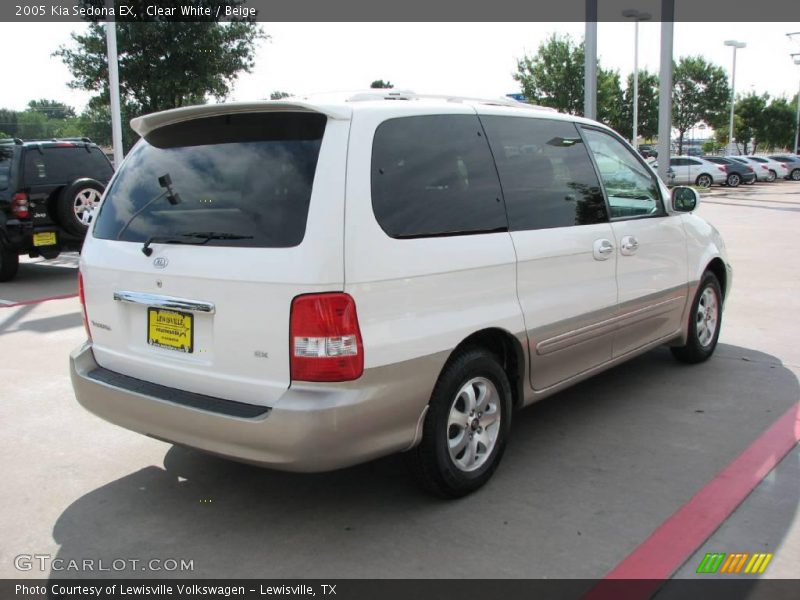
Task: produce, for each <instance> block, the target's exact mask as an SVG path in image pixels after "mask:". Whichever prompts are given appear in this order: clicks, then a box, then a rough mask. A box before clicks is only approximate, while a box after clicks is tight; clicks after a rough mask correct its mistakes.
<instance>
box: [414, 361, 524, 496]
mask: <svg viewBox="0 0 800 600" xmlns="http://www.w3.org/2000/svg"><path fill="white" fill-rule="evenodd" d="M473 380H476V381H488V382H491V383H492V384H493V385H494V389H495V390H496V391H497V395H498V397H497V398H496V399H495V402H494V411H497V412H499V421H495V423H496V424H497V430H496V437H495V441H494V445H493V447H492V448H491V450H490V451H489V452H485V453H484V454H483V455H482V456H481V457H480V459H479V460H481V461H482V462H481V463H480V464H478V465H476V468H475V469H474V470H464V469H463V468H461V466H459V465H458V464H457V463H456V462H455V460H454V459H453V458H452V457H451V453H450V449H449V447H448V444H449V442H450V440H451V439H456V438H458V437H459V436H457V435H456V436H455V437H453V438H451V435H454V434H453V429H454V428H455V430H456V433H458V432H459V431H460V433H462V435H464V436H466V435H469V436H470V437H469V440H468V441H467V445H469V446H471V445H472V444H473V442H472V441H471V440H472V435H473V434H474V435H476V436H478V435H480V434H481V433H482V432H483V430H482V429H481V428H480V427H479V426H477V427H476V425H475V423H476V422H478V425H480V417H481V415H480V414H477V415H475V416H476V417H477V419H472V420H470V419H471V417H467V416H466V412H467V408H466V407H462V409H463V410H464V413H465V417H466V421H467V422H469V425H467V426H465V427H464V428H463V429H461V430H459V428H458V425H452V426H451V425H448V420H449V417H450V414H451V411H452V410H456V408H457V406H458V405H459V403H463V402H464V400H462V398H463V394H460V392H461V391H462V390H463V389H464V388H465V387H467V385H468V384H469V383H470V382H471V381H473ZM476 385H477V384H476ZM481 385H483V384H481ZM476 389H478V388H473V393H476V394H477V395H478V396H480V391H478V392H476ZM479 399H480V398H479ZM511 412H512V407H511V385H510V384H509V381H508V376H507V375H506V373H505V371H504V370H503V368H502V367H501V366H500V362H499V361H498V359H497V357H496V356H495V355H493V354H492V353H490V352H487V351H486V350H484V349H482V348H478V347H475V348H466V349H464V350H463V351H460V352H459V353H458V354H457V355H455V356H454V357H452V358H451V359H450V360H449V361H448V363H447V365H445V367H444V369H443V370H442V373H441V375H439V380H438V381H437V382H436V386H435V387H434V389H433V394H432V395H431V400H430V403H429V408H428V413H427V415H426V416H425V423H424V424H423V430H422V441H421V442H420V443H419V445H418V446H417V447H416V448H414V449H413V450H410V451H409V452H407V453H406V458H407V463H408V466H409V468H410V470H411V472H412V474H413V475H414V477H415V479H416V480H417V482H418V483H419V484H420V486H421V487H422V488H423V489H425V490H426V491H428V492H430V493H432V494H435V495H437V496H441V497H444V498H459V497H461V496H465V495H466V494H469V493H470V492H474V491H475V490H477V489H478V488H480V487H481V486H482V485H484V484H485V483H486V482H487V481H488V480H489V479H490V478H491V476H492V474H493V473H494V471H495V469H497V465H499V464H500V459H501V458H502V456H503V452H504V450H505V446H506V442H507V440H508V436H509V431H510V429H511ZM487 414H490V412H489V411H487ZM489 427H491V425H490V426H488V427H487V428H486V430H485V431H486V432H488V431H489ZM475 445H476V447H478V445H479V442H478V441H477V440H476V442H475ZM484 449H486V446H484ZM466 452H467V449H466V446H465V448H464V450H463V451H462V457H463V458H466V457H464V454H463V453H466ZM474 456H476V457H478V456H480V455H477V454H476V455H474ZM456 460H458V455H456Z"/></svg>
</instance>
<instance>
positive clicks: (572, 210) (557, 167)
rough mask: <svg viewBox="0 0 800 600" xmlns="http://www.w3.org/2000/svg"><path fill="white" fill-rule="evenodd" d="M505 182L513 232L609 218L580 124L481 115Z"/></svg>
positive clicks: (598, 221)
mask: <svg viewBox="0 0 800 600" xmlns="http://www.w3.org/2000/svg"><path fill="white" fill-rule="evenodd" d="M481 121H482V122H483V125H484V127H485V128H486V135H487V136H488V137H489V143H490V145H491V147H492V152H493V154H494V158H495V161H496V163H497V170H498V171H499V173H500V181H501V182H502V184H503V194H504V196H505V201H506V207H507V210H508V221H509V226H510V228H511V229H512V230H513V231H519V230H525V229H550V228H552V227H570V226H573V225H590V224H592V223H602V222H605V221H607V220H608V215H607V213H606V205H605V201H604V200H603V193H602V191H601V189H600V183H599V182H598V180H597V174H596V173H595V171H594V167H593V166H592V162H591V160H590V159H589V155H588V153H587V151H586V147H585V145H584V143H583V140H582V139H581V137H580V135H579V134H578V130H577V129H576V128H575V125H573V124H572V123H569V122H566V121H554V120H547V119H531V118H527V117H500V116H484V117H481Z"/></svg>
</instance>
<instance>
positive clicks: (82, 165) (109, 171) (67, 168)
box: [24, 146, 114, 186]
mask: <svg viewBox="0 0 800 600" xmlns="http://www.w3.org/2000/svg"><path fill="white" fill-rule="evenodd" d="M24 164H25V185H27V186H31V185H50V184H63V183H69V182H71V181H73V180H75V179H82V178H84V177H89V178H90V179H96V180H97V181H99V182H100V183H103V184H106V183H108V180H109V179H111V176H112V175H113V174H114V169H113V167H112V166H111V163H110V162H108V159H107V158H106V156H105V154H103V152H102V150H100V148H92V147H88V148H87V147H84V146H50V147H44V148H35V147H31V148H28V149H26V151H25V160H24Z"/></svg>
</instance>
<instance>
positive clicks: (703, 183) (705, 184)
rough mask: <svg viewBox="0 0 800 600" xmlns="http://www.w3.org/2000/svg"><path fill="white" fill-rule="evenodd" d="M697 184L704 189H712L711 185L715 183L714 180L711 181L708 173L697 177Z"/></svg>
mask: <svg viewBox="0 0 800 600" xmlns="http://www.w3.org/2000/svg"><path fill="white" fill-rule="evenodd" d="M694 182H695V184H696V185H698V186H700V187H702V188H710V187H711V184H712V183H714V180H713V179H711V175H708V174H707V173H703V174H701V175H698V176H697V179H695V180H694Z"/></svg>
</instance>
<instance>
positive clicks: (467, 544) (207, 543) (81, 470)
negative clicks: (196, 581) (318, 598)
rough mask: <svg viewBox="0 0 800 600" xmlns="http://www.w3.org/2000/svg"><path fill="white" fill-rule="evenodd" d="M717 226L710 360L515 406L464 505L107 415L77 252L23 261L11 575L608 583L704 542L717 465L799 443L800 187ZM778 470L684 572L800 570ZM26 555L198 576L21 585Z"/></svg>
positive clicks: (11, 411)
mask: <svg viewBox="0 0 800 600" xmlns="http://www.w3.org/2000/svg"><path fill="white" fill-rule="evenodd" d="M699 214H701V215H702V216H703V217H705V218H707V219H708V220H710V221H711V222H712V223H714V224H715V225H716V226H717V228H718V229H719V230H720V231H721V233H722V234H723V237H724V238H725V240H726V242H727V246H728V251H729V253H730V257H731V260H732V262H733V265H734V269H735V272H734V279H733V291H732V294H731V296H730V297H729V299H728V304H727V307H726V312H725V315H724V321H723V329H722V335H721V337H720V345H719V347H718V350H717V353H716V355H715V356H714V358H713V359H712V360H710V361H709V362H707V363H704V364H702V365H698V366H693V367H687V366H685V365H681V364H678V363H677V362H675V361H674V360H673V359H672V357H671V354H670V353H669V351H668V350H667V349H665V348H659V349H656V350H654V351H652V352H650V353H648V354H647V355H644V356H641V357H639V358H637V359H635V360H634V361H632V362H630V363H627V364H625V365H622V366H620V367H617V368H615V369H613V370H611V371H608V372H606V373H604V374H602V375H600V376H598V377H595V378H594V379H592V380H590V381H587V382H584V383H582V384H580V385H578V386H576V387H574V388H572V389H570V390H567V391H565V392H562V393H560V394H558V395H556V396H554V397H551V398H549V399H547V400H545V401H543V402H541V403H539V404H537V405H535V406H533V407H531V408H528V409H526V410H524V411H522V412H519V413H517V414H516V415H515V422H514V426H513V435H512V440H511V443H510V446H509V448H508V450H507V453H506V456H505V458H504V460H503V464H502V465H501V467H500V469H499V471H498V472H497V473H496V475H495V477H494V479H493V480H492V481H491V482H490V484H489V485H488V486H487V487H485V488H484V489H482V490H480V491H479V492H478V493H476V494H474V495H472V496H470V497H467V498H464V499H462V500H459V501H451V502H446V501H440V500H436V499H432V498H430V497H428V496H426V495H424V494H423V493H421V492H419V491H418V490H417V489H416V488H415V487H414V485H413V483H412V481H411V479H410V477H409V476H408V475H407V474H406V472H405V468H404V465H403V461H402V460H401V459H400V458H399V457H389V458H386V459H382V460H379V461H375V462H372V463H369V464H366V465H361V466H358V467H354V468H350V469H346V470H343V471H338V472H334V473H327V474H321V475H301V474H287V473H278V472H272V471H267V470H262V469H258V468H255V467H250V466H246V465H240V464H236V463H231V462H228V461H225V460H222V459H218V458H214V457H210V456H206V455H203V454H201V453H198V452H195V451H192V450H187V449H184V448H180V447H175V446H172V445H170V444H167V443H163V442H160V441H156V440H153V439H150V438H147V437H144V436H140V435H138V434H134V433H131V432H128V431H125V430H123V429H120V428H117V427H115V426H112V425H110V424H107V423H105V422H103V421H101V420H99V419H98V418H96V417H94V416H93V415H90V414H89V413H87V412H86V411H84V410H83V409H82V408H81V407H80V406H79V405H78V404H77V403H76V402H75V400H74V397H73V395H72V389H71V386H70V383H69V376H68V353H69V351H70V350H71V349H72V348H74V347H75V346H77V345H78V344H79V343H81V341H82V340H83V338H84V331H83V327H82V325H81V315H80V306H79V303H78V300H77V298H75V297H74V293H75V278H76V266H77V264H76V263H77V257H75V256H62V257H61V258H59V259H58V260H57V261H49V262H42V261H35V260H34V261H26V262H25V264H23V265H22V266H21V268H20V273H19V276H18V279H17V280H16V281H14V282H12V283H8V284H0V348H2V349H3V352H2V356H3V358H2V361H0V375H2V381H3V385H2V388H1V389H2V398H3V401H2V402H0V421H1V422H2V423H3V427H2V433H0V471H1V472H2V473H3V480H4V483H3V485H2V486H0V505H2V507H3V509H4V510H3V511H2V514H1V515H0V539H2V540H3V541H2V544H0V577H3V578H19V577H36V578H41V577H49V576H51V575H58V576H66V577H76V576H94V577H108V576H122V575H129V576H134V577H136V576H138V577H168V576H176V575H181V576H189V577H248V576H249V577H275V578H284V577H286V578H289V577H315V578H361V577H398V578H413V577H420V578H473V577H480V578H544V577H547V578H586V579H598V578H602V577H603V576H605V575H606V574H607V573H609V572H611V571H612V570H614V569H615V568H617V567H618V566H619V565H620V564H622V563H623V562H624V561H625V560H626V557H629V556H631V555H632V553H636V552H637V549H639V548H641V547H642V546H643V545H644V544H645V543H646V542H647V541H648V539H649V538H650V537H651V534H653V533H654V532H656V531H659V528H660V527H662V526H667V527H671V529H670V531H671V535H673V536H674V535H676V533H677V534H678V535H680V534H681V533H683V534H684V535H685V536H688V537H691V536H692V531H691V530H686V531H683V532H681V531H680V529H679V526H678V525H676V524H675V523H676V522H675V521H674V520H672V521H670V518H671V517H673V515H676V513H679V512H680V511H681V510H682V507H686V506H687V504H691V501H693V498H696V495H697V494H698V492H700V491H701V490H719V494H720V502H724V500H725V498H724V497H722V496H724V494H725V490H726V489H727V488H725V481H724V479H725V478H724V477H722V479H720V477H718V475H719V474H720V472H722V471H723V470H724V469H725V468H726V467H728V466H729V465H731V463H732V462H733V461H735V460H736V459H737V457H738V456H740V454H741V453H742V452H743V451H745V450H746V449H748V448H750V447H751V446H752V444H753V443H754V442H756V441H757V440H761V441H762V442H764V441H765V439H764V436H762V434H763V433H764V432H765V431H766V430H768V429H769V428H770V426H772V425H773V424H775V423H776V422H777V421H778V420H779V419H781V418H783V419H784V421H782V422H781V423H783V424H786V423H788V424H789V425H788V427H790V428H792V427H794V430H793V431H794V432H795V435H796V434H797V432H798V427H797V419H796V414H797V412H796V409H797V406H798V400H800V385H798V374H800V345H798V344H797V336H798V334H800V319H798V317H797V315H798V314H799V313H800V277H798V276H797V264H796V261H797V256H798V250H800V243H799V242H798V232H800V184H796V183H794V182H777V183H775V184H772V185H755V186H744V187H740V188H737V189H731V190H728V189H724V188H719V189H714V190H713V191H712V192H711V193H710V194H708V195H706V196H704V197H703V199H702V201H701V206H700V208H699ZM63 296H69V297H66V298H63ZM54 297H55V298H58V297H62V298H60V299H52V300H48V301H44V302H32V303H30V302H31V301H36V300H40V299H45V298H54ZM790 411H795V412H790ZM787 414H788V415H789V416H788V418H787V417H786V415H787ZM795 439H796V438H795ZM766 441H767V442H769V440H766ZM774 458H775V462H777V463H778V465H777V467H775V468H774V469H768V473H762V474H761V475H766V477H763V479H762V477H761V476H759V482H758V485H757V487H756V488H755V490H754V491H753V493H751V494H750V495H749V496H748V497H747V499H746V500H745V501H744V502H743V503H742V504H741V505H739V506H738V508H737V509H736V510H735V511H734V512H733V513H732V514H731V515H729V516H726V517H725V518H724V519H722V521H721V522H720V523H719V527H718V528H716V527H714V528H713V529H712V530H709V532H708V535H704V536H703V537H702V538H701V539H699V540H697V544H696V546H697V547H696V548H695V549H694V550H693V551H692V552H691V553H690V554H689V558H688V559H687V560H685V561H684V562H683V563H682V564H678V565H674V566H675V569H673V570H671V571H670V573H675V574H676V575H677V576H678V577H693V576H695V569H696V566H697V565H698V564H699V562H700V560H701V559H702V557H703V556H704V553H706V552H754V551H758V552H770V553H773V554H774V558H773V559H772V561H771V563H770V565H769V568H768V569H767V570H766V572H765V573H764V575H763V576H764V577H771V578H778V577H781V578H791V577H797V565H798V564H800V520H798V518H797V516H798V510H799V509H800V506H799V503H800V476H799V475H800V452H798V449H797V446H796V445H795V446H794V448H793V449H792V450H790V451H789V453H788V454H786V455H785V456H775V457H774ZM736 464H737V465H738V464H739V463H736ZM737 468H738V467H737ZM734 470H735V469H734ZM710 482H711V483H714V485H716V486H717V487H715V488H709V487H708V486H709V483H710ZM708 493H711V492H708ZM665 524H666V525H665ZM676 528H677V529H676ZM658 539H661V538H656V542H652V543H651V545H652V544H655V543H657V540H658ZM665 539H668V538H665ZM656 550H658V548H656ZM23 554H25V555H33V554H38V555H49V556H50V557H51V558H52V559H55V558H60V559H66V560H69V559H77V560H80V561H82V560H84V559H104V560H106V561H109V562H110V561H111V560H114V559H124V560H127V561H130V560H131V559H138V560H142V561H146V560H150V559H154V558H155V559H161V560H167V559H176V560H181V559H183V560H190V561H193V569H192V570H191V571H187V572H166V571H163V570H162V571H149V570H148V571H141V567H133V566H130V565H126V567H125V569H123V570H114V571H111V572H108V571H106V572H91V573H86V572H75V571H65V572H59V573H54V572H51V570H50V569H49V568H45V569H43V570H42V569H40V568H39V566H38V565H37V564H35V565H34V566H33V568H31V569H30V570H27V571H21V570H19V569H18V568H17V566H15V557H17V556H19V555H23ZM626 564H627V563H626ZM647 568H648V565H647V564H645V565H644V569H645V571H646V569H647Z"/></svg>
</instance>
